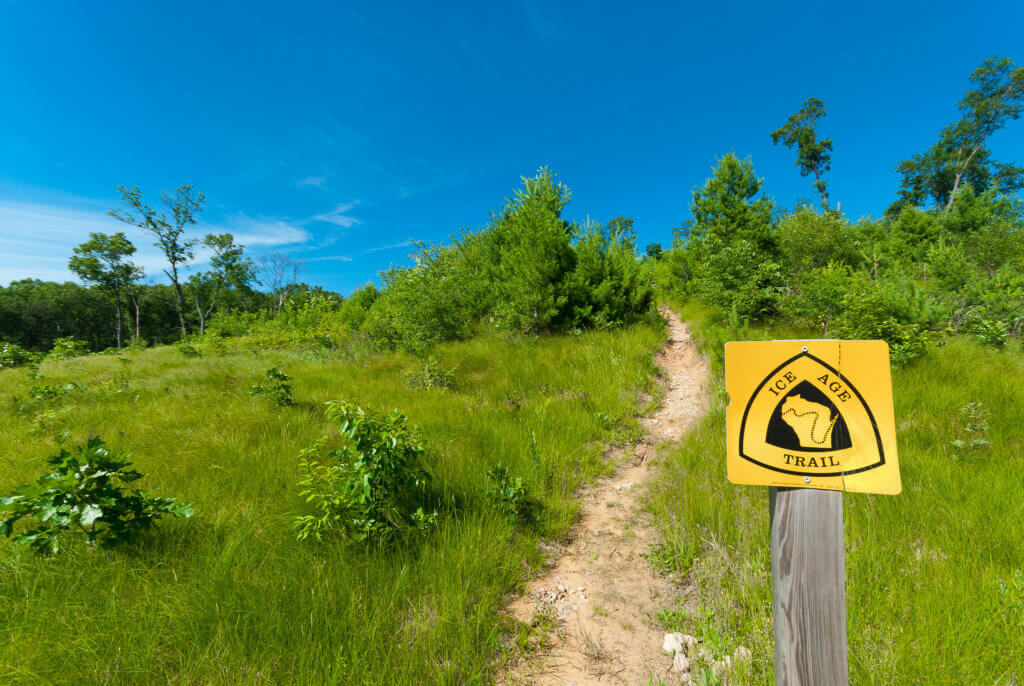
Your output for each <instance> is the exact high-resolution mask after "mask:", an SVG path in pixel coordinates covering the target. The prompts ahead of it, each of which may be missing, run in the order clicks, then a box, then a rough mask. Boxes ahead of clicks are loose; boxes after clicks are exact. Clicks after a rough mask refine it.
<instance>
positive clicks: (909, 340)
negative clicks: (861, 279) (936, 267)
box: [833, 282, 934, 365]
mask: <svg viewBox="0 0 1024 686" xmlns="http://www.w3.org/2000/svg"><path fill="white" fill-rule="evenodd" d="M842 309H843V312H842V314H841V315H840V316H839V317H838V318H837V319H836V322H835V327H834V329H833V330H834V332H835V334H836V336H837V337H838V338H850V339H881V340H884V341H885V342H887V343H888V344H889V356H890V358H891V359H892V362H893V364H896V365H905V364H908V363H909V362H911V361H912V360H915V359H917V358H918V357H921V356H922V355H924V354H925V352H927V349H928V345H929V343H930V342H931V341H932V339H933V338H934V336H933V334H932V333H931V332H930V331H928V330H927V329H925V326H924V322H922V321H921V320H920V319H918V317H919V316H920V315H921V311H920V310H919V309H915V308H914V306H913V304H912V303H909V302H907V301H906V299H905V297H904V296H903V295H902V294H900V293H898V292H897V291H896V290H895V289H894V288H892V287H891V286H890V287H889V288H883V286H882V285H881V284H878V283H877V282H871V283H861V284H859V286H858V287H857V288H855V289H854V290H852V291H851V292H849V293H847V294H846V295H845V296H843V307H842Z"/></svg>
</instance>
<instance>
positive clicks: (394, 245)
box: [363, 240, 412, 255]
mask: <svg viewBox="0 0 1024 686" xmlns="http://www.w3.org/2000/svg"><path fill="white" fill-rule="evenodd" d="M410 245H412V241H411V240H408V241H403V242H401V243H392V244H391V245H381V246H378V247H376V248H369V249H367V250H364V251H363V254H364V255H366V254H369V253H371V252H380V251H382V250H395V249H397V248H408V247H409V246H410Z"/></svg>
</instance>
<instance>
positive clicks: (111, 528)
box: [0, 437, 192, 554]
mask: <svg viewBox="0 0 1024 686" xmlns="http://www.w3.org/2000/svg"><path fill="white" fill-rule="evenodd" d="M128 458H129V455H128V453H125V452H113V453H112V452H111V451H110V450H109V449H108V448H107V446H106V444H105V443H104V442H103V441H102V440H100V438H99V437H93V438H90V439H89V440H88V441H87V442H86V443H85V444H84V445H78V446H76V447H75V449H74V451H73V452H69V451H67V450H65V449H63V448H62V449H61V450H60V452H58V453H57V454H55V455H51V456H49V457H47V458H46V461H47V463H48V464H49V465H50V471H48V472H47V473H46V474H43V475H42V476H41V477H39V479H38V480H37V481H36V482H35V483H34V484H28V485H24V486H19V487H18V488H15V489H14V490H13V491H12V492H11V493H9V494H8V495H6V496H3V497H0V511H6V512H7V513H9V514H8V516H7V518H6V519H4V520H3V521H0V534H2V535H4V536H7V537H12V536H13V537H14V541H15V542H17V543H20V544H22V545H24V546H28V547H29V548H32V549H33V550H35V551H37V552H39V553H51V554H52V553H56V552H58V551H59V550H60V539H61V536H62V535H64V534H72V535H73V534H82V535H84V536H85V538H86V540H87V541H88V542H89V544H90V545H94V544H96V543H99V544H100V546H102V547H104V548H113V547H116V546H119V545H123V544H126V543H130V542H131V541H133V540H134V539H135V537H136V536H137V535H138V534H139V533H141V532H142V531H145V530H147V529H149V528H150V527H151V526H152V525H153V523H154V522H155V521H156V520H157V519H159V518H160V517H162V516H164V515H171V516H173V517H184V518H187V517H191V516H192V507H191V506H190V505H184V504H178V503H177V502H176V501H175V500H174V498H154V497H149V496H148V495H146V494H145V493H144V492H143V491H140V490H137V489H135V490H128V489H126V488H124V485H125V484H129V483H131V482H133V481H137V480H139V479H141V478H142V474H141V473H140V472H139V471H138V470H137V469H134V468H133V467H132V465H131V462H129V460H128ZM22 519H31V520H33V524H34V526H32V527H31V528H29V529H27V530H24V531H22V532H21V533H18V534H15V533H14V532H15V525H16V524H17V523H18V522H19V521H20V520H22Z"/></svg>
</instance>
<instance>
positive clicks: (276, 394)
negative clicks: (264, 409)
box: [249, 367, 295, 407]
mask: <svg viewBox="0 0 1024 686" xmlns="http://www.w3.org/2000/svg"><path fill="white" fill-rule="evenodd" d="M266 377H267V383H266V384H253V386H252V388H251V389H249V393H250V395H255V396H257V397H259V398H265V399H267V400H269V401H271V402H272V403H274V405H276V406H277V407H288V406H291V405H294V404H295V398H294V397H292V385H291V384H290V383H288V382H289V381H291V380H292V378H291V377H290V376H288V375H287V374H285V373H284V372H282V371H281V370H280V369H278V368H277V367H272V368H270V369H268V370H267V371H266Z"/></svg>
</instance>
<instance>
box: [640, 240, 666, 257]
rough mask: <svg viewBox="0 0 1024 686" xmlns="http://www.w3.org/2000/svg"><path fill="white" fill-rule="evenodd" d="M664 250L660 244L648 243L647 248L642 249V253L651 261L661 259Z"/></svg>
mask: <svg viewBox="0 0 1024 686" xmlns="http://www.w3.org/2000/svg"><path fill="white" fill-rule="evenodd" d="M664 252H665V250H664V249H663V248H662V247H661V243H648V244H647V248H645V249H644V253H646V255H647V256H648V257H650V258H652V259H655V260H656V259H658V258H659V257H661V255H662V253H664Z"/></svg>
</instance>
